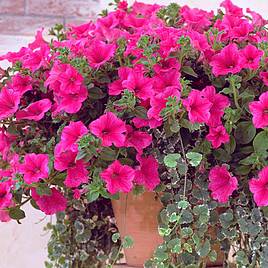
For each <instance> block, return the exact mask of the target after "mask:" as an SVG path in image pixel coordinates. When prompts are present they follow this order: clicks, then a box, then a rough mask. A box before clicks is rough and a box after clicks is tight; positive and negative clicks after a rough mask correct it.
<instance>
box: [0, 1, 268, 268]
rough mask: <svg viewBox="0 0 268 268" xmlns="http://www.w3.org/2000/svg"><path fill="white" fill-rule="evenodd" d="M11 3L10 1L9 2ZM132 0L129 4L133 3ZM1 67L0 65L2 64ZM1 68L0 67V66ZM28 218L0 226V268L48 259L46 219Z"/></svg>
mask: <svg viewBox="0 0 268 268" xmlns="http://www.w3.org/2000/svg"><path fill="white" fill-rule="evenodd" d="M10 1H11V0H10ZM100 1H101V7H100V10H102V9H103V8H106V7H107V3H109V2H110V0H100ZM132 2H133V0H131V1H129V3H132ZM144 2H146V3H155V2H156V1H155V0H145V1H144ZM170 2H174V1H167V0H159V1H157V3H158V4H168V3H170ZM220 2H221V0H205V1H203V0H180V1H177V3H179V4H180V5H183V4H187V5H189V6H192V7H198V8H202V9H206V10H211V9H213V10H217V8H218V7H219V4H220ZM233 3H235V4H237V5H239V6H241V7H244V8H246V7H250V8H251V9H253V10H255V11H257V12H259V13H261V14H262V15H263V16H264V17H266V18H268V0H256V1H246V0H233ZM30 39H31V38H30V37H21V38H20V37H19V36H17V37H15V38H14V37H12V36H5V40H0V54H4V53H6V52H7V51H16V50H18V48H19V47H20V46H22V45H27V43H28V42H29V40H30ZM1 65H2V67H4V65H3V63H2V64H1ZM1 65H0V66H1ZM26 214H27V218H26V219H25V220H23V221H22V224H21V225H18V224H17V223H16V222H10V223H0V268H21V267H27V268H43V267H44V261H45V259H46V256H47V252H46V245H47V241H48V238H49V234H46V235H45V234H44V231H43V227H44V225H45V223H46V222H47V221H49V218H48V217H47V218H46V219H45V220H44V221H43V222H41V223H39V224H36V223H37V222H38V221H39V220H40V219H42V217H43V216H44V215H43V214H42V213H40V212H38V211H37V210H34V209H32V208H31V207H28V206H27V207H26Z"/></svg>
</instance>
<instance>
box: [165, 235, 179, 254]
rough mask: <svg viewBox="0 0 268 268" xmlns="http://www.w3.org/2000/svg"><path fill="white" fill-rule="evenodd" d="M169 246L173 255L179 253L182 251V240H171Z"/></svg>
mask: <svg viewBox="0 0 268 268" xmlns="http://www.w3.org/2000/svg"><path fill="white" fill-rule="evenodd" d="M167 246H168V248H170V249H171V252H172V253H179V252H180V251H181V240H180V239H179V238H174V239H171V240H169V241H168V244H167Z"/></svg>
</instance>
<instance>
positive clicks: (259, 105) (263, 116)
mask: <svg viewBox="0 0 268 268" xmlns="http://www.w3.org/2000/svg"><path fill="white" fill-rule="evenodd" d="M249 110H250V112H251V113H252V115H253V124H254V126H255V127H256V128H265V127H267V126H268V92H264V93H262V94H261V95H260V97H259V101H252V102H250V103H249Z"/></svg>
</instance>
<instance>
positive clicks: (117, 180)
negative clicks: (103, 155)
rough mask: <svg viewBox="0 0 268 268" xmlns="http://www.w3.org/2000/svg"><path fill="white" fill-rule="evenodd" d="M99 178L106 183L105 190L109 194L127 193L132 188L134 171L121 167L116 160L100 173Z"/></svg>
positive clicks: (127, 167) (124, 166) (125, 166)
mask: <svg viewBox="0 0 268 268" xmlns="http://www.w3.org/2000/svg"><path fill="white" fill-rule="evenodd" d="M100 176H101V178H102V179H103V180H104V181H105V182H106V184H107V189H108V191H109V192H110V193H111V194H116V193H117V192H121V191H122V192H124V193H128V192H130V191H131V189H132V187H133V180H134V176H135V171H134V169H133V168H131V167H129V166H127V165H122V164H121V163H120V162H119V161H118V160H116V161H114V162H113V163H112V164H111V165H110V166H109V167H108V168H107V169H105V170H104V171H102V173H101V174H100Z"/></svg>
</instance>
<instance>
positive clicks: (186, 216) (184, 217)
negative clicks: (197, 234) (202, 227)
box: [179, 210, 194, 224]
mask: <svg viewBox="0 0 268 268" xmlns="http://www.w3.org/2000/svg"><path fill="white" fill-rule="evenodd" d="M193 219H194V217H193V214H192V213H191V212H190V211H188V210H183V211H182V213H181V218H180V221H179V222H180V223H181V224H184V223H191V222H192V221H193Z"/></svg>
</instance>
